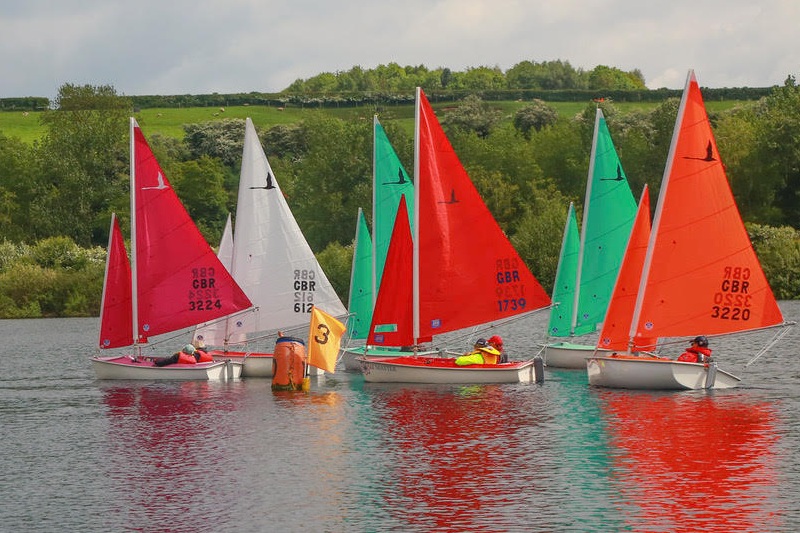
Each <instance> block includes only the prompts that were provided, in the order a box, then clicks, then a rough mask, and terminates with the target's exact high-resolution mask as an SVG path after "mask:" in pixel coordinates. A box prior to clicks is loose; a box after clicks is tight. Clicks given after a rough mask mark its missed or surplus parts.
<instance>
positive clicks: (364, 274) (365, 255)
mask: <svg viewBox="0 0 800 533" xmlns="http://www.w3.org/2000/svg"><path fill="white" fill-rule="evenodd" d="M372 302H373V297H372V239H370V236H369V228H368V227H367V220H366V218H364V212H363V211H362V210H361V208H359V209H358V221H357V222H356V238H355V249H354V250H353V269H352V270H351V272H350V296H349V301H348V305H347V309H348V311H349V313H350V317H349V318H348V320H347V335H348V336H349V337H350V339H366V338H367V335H368V334H369V325H370V323H371V322H372Z"/></svg>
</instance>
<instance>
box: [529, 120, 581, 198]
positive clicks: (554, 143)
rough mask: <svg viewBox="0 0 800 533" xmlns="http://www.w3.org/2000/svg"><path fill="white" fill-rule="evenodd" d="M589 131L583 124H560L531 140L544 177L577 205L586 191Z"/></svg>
mask: <svg viewBox="0 0 800 533" xmlns="http://www.w3.org/2000/svg"><path fill="white" fill-rule="evenodd" d="M591 131H592V130H591V129H590V128H589V127H588V126H587V125H586V124H585V123H584V122H582V121H575V120H571V121H569V120H559V121H558V122H557V123H556V124H554V125H552V126H550V127H549V128H545V129H543V130H542V131H540V132H538V133H537V134H536V135H533V136H532V137H531V149H532V150H533V152H534V153H535V154H536V155H537V158H536V160H537V162H538V163H539V166H540V167H541V169H542V173H543V175H544V177H545V178H547V179H549V180H551V182H552V183H554V184H555V186H556V187H557V188H558V189H559V190H560V191H561V192H562V193H563V194H564V196H566V197H567V198H570V199H572V200H575V201H576V202H578V203H579V204H580V203H581V202H582V200H583V197H584V196H585V191H586V176H587V174H588V171H589V150H590V143H591V135H592V133H591ZM565 213H566V211H565Z"/></svg>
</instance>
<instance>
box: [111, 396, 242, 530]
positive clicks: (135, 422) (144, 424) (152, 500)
mask: <svg viewBox="0 0 800 533" xmlns="http://www.w3.org/2000/svg"><path fill="white" fill-rule="evenodd" d="M225 389H226V387H225V386H224V385H220V384H211V383H209V382H170V383H166V382H164V383H157V384H150V383H148V384H133V385H128V384H125V385H109V386H106V385H104V386H103V387H102V393H103V402H104V403H105V405H106V407H107V419H108V422H109V430H108V443H107V450H108V452H109V454H108V457H105V458H103V463H104V464H103V466H104V468H105V472H106V475H107V476H108V477H109V478H111V480H112V481H113V482H115V484H116V485H117V488H118V490H119V494H124V504H123V503H122V502H120V503H121V505H120V508H121V509H124V512H127V514H128V516H126V517H125V518H126V520H127V521H129V522H130V523H132V524H136V527H137V528H140V529H141V530H142V531H145V530H159V531H177V530H193V531H211V530H213V527H212V524H213V523H214V522H216V521H219V520H229V519H233V518H234V517H233V516H229V515H230V514H231V513H230V510H229V508H228V507H227V506H214V505H208V502H209V501H211V500H212V498H213V493H214V487H217V486H223V487H224V486H226V483H225V479H226V477H228V476H229V473H228V472H226V471H225V468H224V463H223V462H221V461H219V457H218V455H219V453H221V452H222V450H221V448H222V446H221V444H220V441H219V437H220V436H221V435H224V434H225V433H227V431H226V428H225V427H224V426H225V425H226V420H227V418H226V416H225V415H226V413H227V412H228V411H229V410H231V409H233V408H235V400H234V399H233V398H231V397H230V395H229V394H223V392H225ZM209 479H214V480H215V482H214V484H213V487H212V485H211V484H210V483H208V480H209Z"/></svg>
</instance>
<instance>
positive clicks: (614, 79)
mask: <svg viewBox="0 0 800 533" xmlns="http://www.w3.org/2000/svg"><path fill="white" fill-rule="evenodd" d="M589 89H606V90H634V89H647V86H646V85H645V83H644V78H643V77H642V73H641V72H640V71H638V70H635V71H633V72H623V71H622V70H620V69H618V68H613V67H607V66H605V65H598V66H596V67H595V68H594V69H592V71H591V72H590V73H589Z"/></svg>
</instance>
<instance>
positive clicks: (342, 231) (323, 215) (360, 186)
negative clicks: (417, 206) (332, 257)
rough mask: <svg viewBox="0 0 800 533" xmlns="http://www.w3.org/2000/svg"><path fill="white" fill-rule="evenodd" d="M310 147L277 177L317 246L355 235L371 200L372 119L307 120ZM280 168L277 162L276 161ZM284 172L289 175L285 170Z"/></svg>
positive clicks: (340, 241)
mask: <svg viewBox="0 0 800 533" xmlns="http://www.w3.org/2000/svg"><path fill="white" fill-rule="evenodd" d="M303 127H304V130H305V135H306V139H307V142H308V147H309V148H308V152H307V154H306V156H305V157H303V158H302V160H300V161H298V162H296V163H292V164H291V166H284V167H283V168H284V169H285V170H288V171H289V174H292V175H293V176H289V179H287V180H284V179H283V178H282V177H280V176H276V177H277V178H278V180H279V182H280V183H281V186H282V189H283V192H284V193H285V194H286V196H287V201H288V202H289V206H290V207H291V209H292V212H293V213H294V215H295V218H296V219H297V221H298V224H299V225H300V227H301V228H302V230H303V234H304V235H305V237H306V240H307V241H308V243H309V244H310V245H311V248H312V249H313V250H321V249H323V248H324V247H325V246H327V245H328V244H329V243H331V242H339V243H349V242H350V241H352V239H353V230H354V228H355V222H354V221H355V213H356V212H357V211H358V208H359V207H363V206H368V205H371V200H370V199H371V198H372V180H371V176H372V121H371V120H362V121H358V122H345V121H342V120H338V119H333V118H329V117H326V116H323V115H318V116H314V117H312V118H310V119H309V120H306V121H305V123H304V126H303ZM273 169H275V171H276V173H277V169H276V167H275V165H273ZM281 176H287V173H286V172H284V173H282V174H281Z"/></svg>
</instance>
